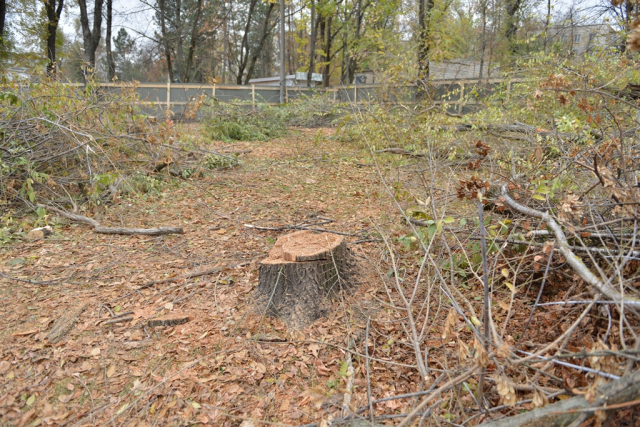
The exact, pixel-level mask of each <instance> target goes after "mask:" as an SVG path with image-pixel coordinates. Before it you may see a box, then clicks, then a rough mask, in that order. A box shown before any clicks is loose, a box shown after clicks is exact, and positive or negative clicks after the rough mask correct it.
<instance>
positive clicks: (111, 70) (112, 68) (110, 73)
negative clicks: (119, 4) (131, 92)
mask: <svg viewBox="0 0 640 427" xmlns="http://www.w3.org/2000/svg"><path fill="white" fill-rule="evenodd" d="M112 21H113V0H107V34H106V38H107V39H106V40H105V47H106V50H107V80H108V81H110V82H111V81H113V79H114V78H115V77H116V64H115V63H114V62H113V52H112V51H111V26H112Z"/></svg>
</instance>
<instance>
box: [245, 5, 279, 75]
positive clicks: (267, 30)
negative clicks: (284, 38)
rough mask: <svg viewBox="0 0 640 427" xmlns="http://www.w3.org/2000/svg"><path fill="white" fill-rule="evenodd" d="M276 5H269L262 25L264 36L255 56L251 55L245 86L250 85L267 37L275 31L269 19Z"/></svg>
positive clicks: (254, 53)
mask: <svg viewBox="0 0 640 427" xmlns="http://www.w3.org/2000/svg"><path fill="white" fill-rule="evenodd" d="M275 5H276V4H275V3H269V9H267V16H266V17H265V19H264V21H263V23H262V35H261V37H260V43H259V44H258V47H256V49H255V50H254V51H253V54H252V55H251V59H250V61H249V67H248V68H247V75H246V77H245V78H244V84H246V85H247V84H249V80H250V79H251V76H252V75H253V70H254V69H255V66H256V62H257V61H258V57H259V56H260V54H261V52H262V50H263V48H264V44H265V42H266V41H267V37H268V36H269V34H270V33H271V30H272V29H273V27H271V26H270V25H269V18H270V17H271V12H272V11H273V9H274V8H275Z"/></svg>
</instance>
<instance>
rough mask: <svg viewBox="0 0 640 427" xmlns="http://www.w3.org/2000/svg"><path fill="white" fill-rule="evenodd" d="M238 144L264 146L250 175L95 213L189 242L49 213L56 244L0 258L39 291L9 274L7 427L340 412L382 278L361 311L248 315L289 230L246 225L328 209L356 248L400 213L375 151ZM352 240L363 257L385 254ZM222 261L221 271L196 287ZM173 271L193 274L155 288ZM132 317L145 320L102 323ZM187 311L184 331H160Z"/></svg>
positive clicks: (310, 143)
mask: <svg viewBox="0 0 640 427" xmlns="http://www.w3.org/2000/svg"><path fill="white" fill-rule="evenodd" d="M319 132H320V133H319ZM214 146H215V145H214ZM218 149H224V147H222V148H221V147H220V146H218ZM233 150H252V151H251V152H250V153H248V154H245V155H243V156H242V157H241V160H242V165H241V166H240V167H238V168H235V169H233V170H224V171H219V172H216V173H215V174H213V175H211V176H209V177H205V178H203V179H199V180H189V181H179V182H178V183H176V180H173V181H171V183H168V184H166V185H165V186H164V187H163V188H161V189H160V192H159V194H146V195H142V196H139V197H135V198H131V199H123V200H120V201H119V202H118V203H117V204H116V205H111V206H109V207H108V208H107V209H100V211H99V212H98V214H97V215H96V219H98V220H99V221H100V222H101V223H102V224H104V225H113V226H129V227H156V226H161V225H167V226H168V225H172V226H182V227H184V229H185V231H186V234H185V235H178V236H165V237H157V238H151V237H148V236H146V237H142V236H140V237H126V236H105V235H98V234H95V233H93V232H92V231H90V230H89V228H88V227H86V226H85V225H81V224H70V223H69V222H67V221H66V220H63V219H60V218H55V217H51V218H49V221H50V223H52V225H56V224H57V225H56V227H55V228H56V233H55V234H54V235H53V236H51V237H49V238H48V239H46V240H41V241H33V242H28V241H25V242H21V243H18V244H15V245H13V246H11V247H6V248H4V249H3V250H2V252H0V271H2V272H4V274H6V275H9V276H11V277H14V278H16V279H23V280H27V281H37V282H39V284H32V283H27V282H25V281H17V280H7V279H0V283H1V286H0V299H1V300H2V304H0V318H1V319H2V321H1V325H2V326H0V340H1V346H0V419H2V420H3V421H2V423H1V424H2V425H19V426H25V425H29V426H35V425H66V426H71V425H114V426H120V425H138V426H145V425H194V423H195V424H198V423H201V424H209V425H239V424H240V423H241V422H242V420H243V419H245V423H244V424H243V426H245V427H246V426H248V425H253V424H248V423H249V421H246V419H248V418H253V419H262V420H268V421H271V422H284V423H289V424H304V423H307V422H311V421H317V420H319V419H320V418H321V417H323V416H328V415H329V414H333V415H337V414H339V410H338V409H339V408H340V406H341V405H342V400H343V395H342V391H343V387H344V384H345V383H346V377H345V372H346V370H345V369H346V367H345V365H344V364H343V361H344V359H345V353H344V351H342V350H341V347H344V346H346V345H347V342H348V338H349V337H353V338H355V339H357V340H361V339H362V337H363V335H362V334H363V330H364V326H365V325H364V321H363V319H364V317H363V315H362V313H361V312H359V310H360V309H362V308H363V307H364V309H366V307H367V306H368V304H369V303H370V302H372V301H374V297H375V293H376V290H374V288H373V287H372V283H373V281H374V280H376V275H375V272H373V271H372V272H371V274H370V276H367V277H365V278H364V284H363V285H362V286H361V287H360V288H359V289H358V291H357V292H356V293H355V295H353V296H350V297H346V298H348V299H349V300H352V301H358V304H351V303H350V302H349V301H346V300H342V301H336V302H335V303H334V310H332V315H331V316H330V317H329V318H327V319H323V320H321V321H318V322H316V323H315V324H314V325H313V326H312V327H311V328H309V329H307V330H303V331H298V332H290V331H287V330H286V328H285V327H284V325H283V324H282V323H280V322H279V321H277V320H274V319H270V318H263V317H262V316H260V314H259V313H253V312H251V310H250V306H251V302H252V291H253V289H254V287H255V286H256V282H257V268H256V263H257V262H258V261H259V260H260V259H262V258H264V257H265V256H266V253H267V251H268V250H269V248H270V247H271V245H272V244H273V242H274V241H275V238H276V237H277V236H278V235H279V234H281V233H280V232H277V231H260V230H256V229H250V228H247V227H245V226H244V224H253V225H258V226H266V227H281V226H283V225H292V224H296V223H301V222H303V221H305V220H311V219H313V218H314V217H316V216H323V217H330V218H332V219H335V222H333V223H331V224H328V225H326V226H325V227H327V228H330V229H333V230H339V231H341V232H346V233H351V234H354V237H349V240H350V241H352V242H353V241H357V240H362V239H366V238H367V236H368V235H369V234H368V233H369V232H372V228H371V226H372V224H371V223H370V222H369V220H368V218H373V219H375V220H376V221H377V220H379V219H380V218H381V217H383V216H384V215H387V216H388V215H390V214H389V212H383V210H382V208H381V206H382V203H380V199H381V197H382V196H381V195H380V194H381V193H380V192H381V190H380V189H379V188H378V182H379V181H378V178H377V176H376V175H375V172H374V170H373V168H371V167H363V166H361V165H358V163H361V162H362V161H363V160H362V159H363V157H364V155H363V153H362V151H360V150H357V149H355V148H353V147H348V146H345V145H341V144H340V143H339V142H337V141H335V140H333V139H331V134H330V131H325V130H322V131H318V130H308V131H295V132H293V133H292V134H291V135H289V136H288V137H286V138H284V139H280V140H274V141H270V142H263V143H245V144H238V145H234V146H233ZM352 246H353V247H354V250H355V251H356V253H358V254H360V255H362V254H363V253H364V252H363V251H365V252H366V251H368V250H370V249H367V248H372V246H370V244H368V243H364V244H360V243H358V244H355V245H352ZM234 265H237V267H235V268H232V266H234ZM213 268H219V269H220V270H219V271H217V272H216V273H214V274H211V275H206V276H202V277H198V278H189V275H190V274H194V273H197V272H201V271H205V270H208V269H213ZM369 270H371V269H369ZM183 276H184V277H183ZM173 277H182V278H179V279H178V280H173V281H169V282H166V283H160V284H156V285H153V286H149V287H146V288H145V287H144V285H145V284H148V283H149V282H151V281H154V280H162V279H168V278H169V279H170V278H173ZM84 303H86V304H87V308H86V310H84V312H83V313H82V314H81V315H80V316H79V318H78V321H77V323H76V324H75V326H74V327H73V328H72V329H71V331H70V333H69V334H68V335H67V336H66V337H65V338H64V339H63V340H62V341H60V342H59V343H57V344H53V345H51V344H48V343H47V341H46V340H45V337H46V336H47V334H48V331H49V330H50V329H51V327H52V325H53V322H54V321H55V320H56V319H57V318H58V317H60V316H61V315H65V314H66V313H70V312H71V311H73V309H74V307H77V306H78V305H79V304H84ZM125 313H130V314H127V315H125V316H124V317H125V318H126V317H133V319H132V320H131V321H127V322H123V323H115V324H109V325H105V324H104V323H100V321H101V320H102V321H104V320H107V318H108V317H111V316H115V315H120V314H125ZM186 317H188V318H189V321H188V322H186V323H183V324H180V325H176V326H159V327H155V328H152V327H149V326H148V324H147V322H148V320H150V319H156V318H160V319H166V318H174V319H175V318H180V319H182V318H186ZM393 328H395V326H393V325H392V324H389V326H388V330H389V331H391V330H393ZM380 345H386V346H387V347H388V346H390V345H392V343H389V342H387V343H385V342H381V343H380ZM382 355H383V356H384V353H382ZM389 359H390V358H389ZM394 360H396V361H398V358H397V357H394ZM354 367H355V378H356V380H355V393H354V397H353V399H352V405H354V406H356V407H357V406H361V405H364V404H366V382H365V379H364V378H365V368H366V367H365V366H364V363H360V361H359V360H358V361H354ZM371 370H372V375H373V376H374V378H375V381H374V382H373V391H374V394H375V396H377V397H384V396H385V395H391V394H398V393H401V392H405V391H412V390H414V389H415V383H414V381H415V377H413V376H412V375H413V372H414V371H413V370H411V369H408V368H406V367H402V366H398V365H384V364H382V363H378V364H376V363H375V362H374V363H373V364H372V366H371ZM386 405H387V406H386V407H387V408H388V409H389V410H392V409H397V408H398V407H399V406H397V405H398V403H397V401H390V402H388V403H387V404H386ZM256 425H258V424H256Z"/></svg>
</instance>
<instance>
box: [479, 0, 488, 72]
mask: <svg viewBox="0 0 640 427" xmlns="http://www.w3.org/2000/svg"><path fill="white" fill-rule="evenodd" d="M480 8H481V10H480V14H481V15H482V35H481V36H480V70H479V72H478V80H479V82H482V74H483V71H484V54H485V52H486V50H487V2H486V0H482V1H481V2H480Z"/></svg>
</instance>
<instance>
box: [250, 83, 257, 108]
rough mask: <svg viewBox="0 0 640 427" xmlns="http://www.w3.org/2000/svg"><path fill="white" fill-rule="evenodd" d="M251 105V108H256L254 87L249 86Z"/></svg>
mask: <svg viewBox="0 0 640 427" xmlns="http://www.w3.org/2000/svg"><path fill="white" fill-rule="evenodd" d="M251 105H253V108H255V107H256V85H253V84H252V85H251Z"/></svg>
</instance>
